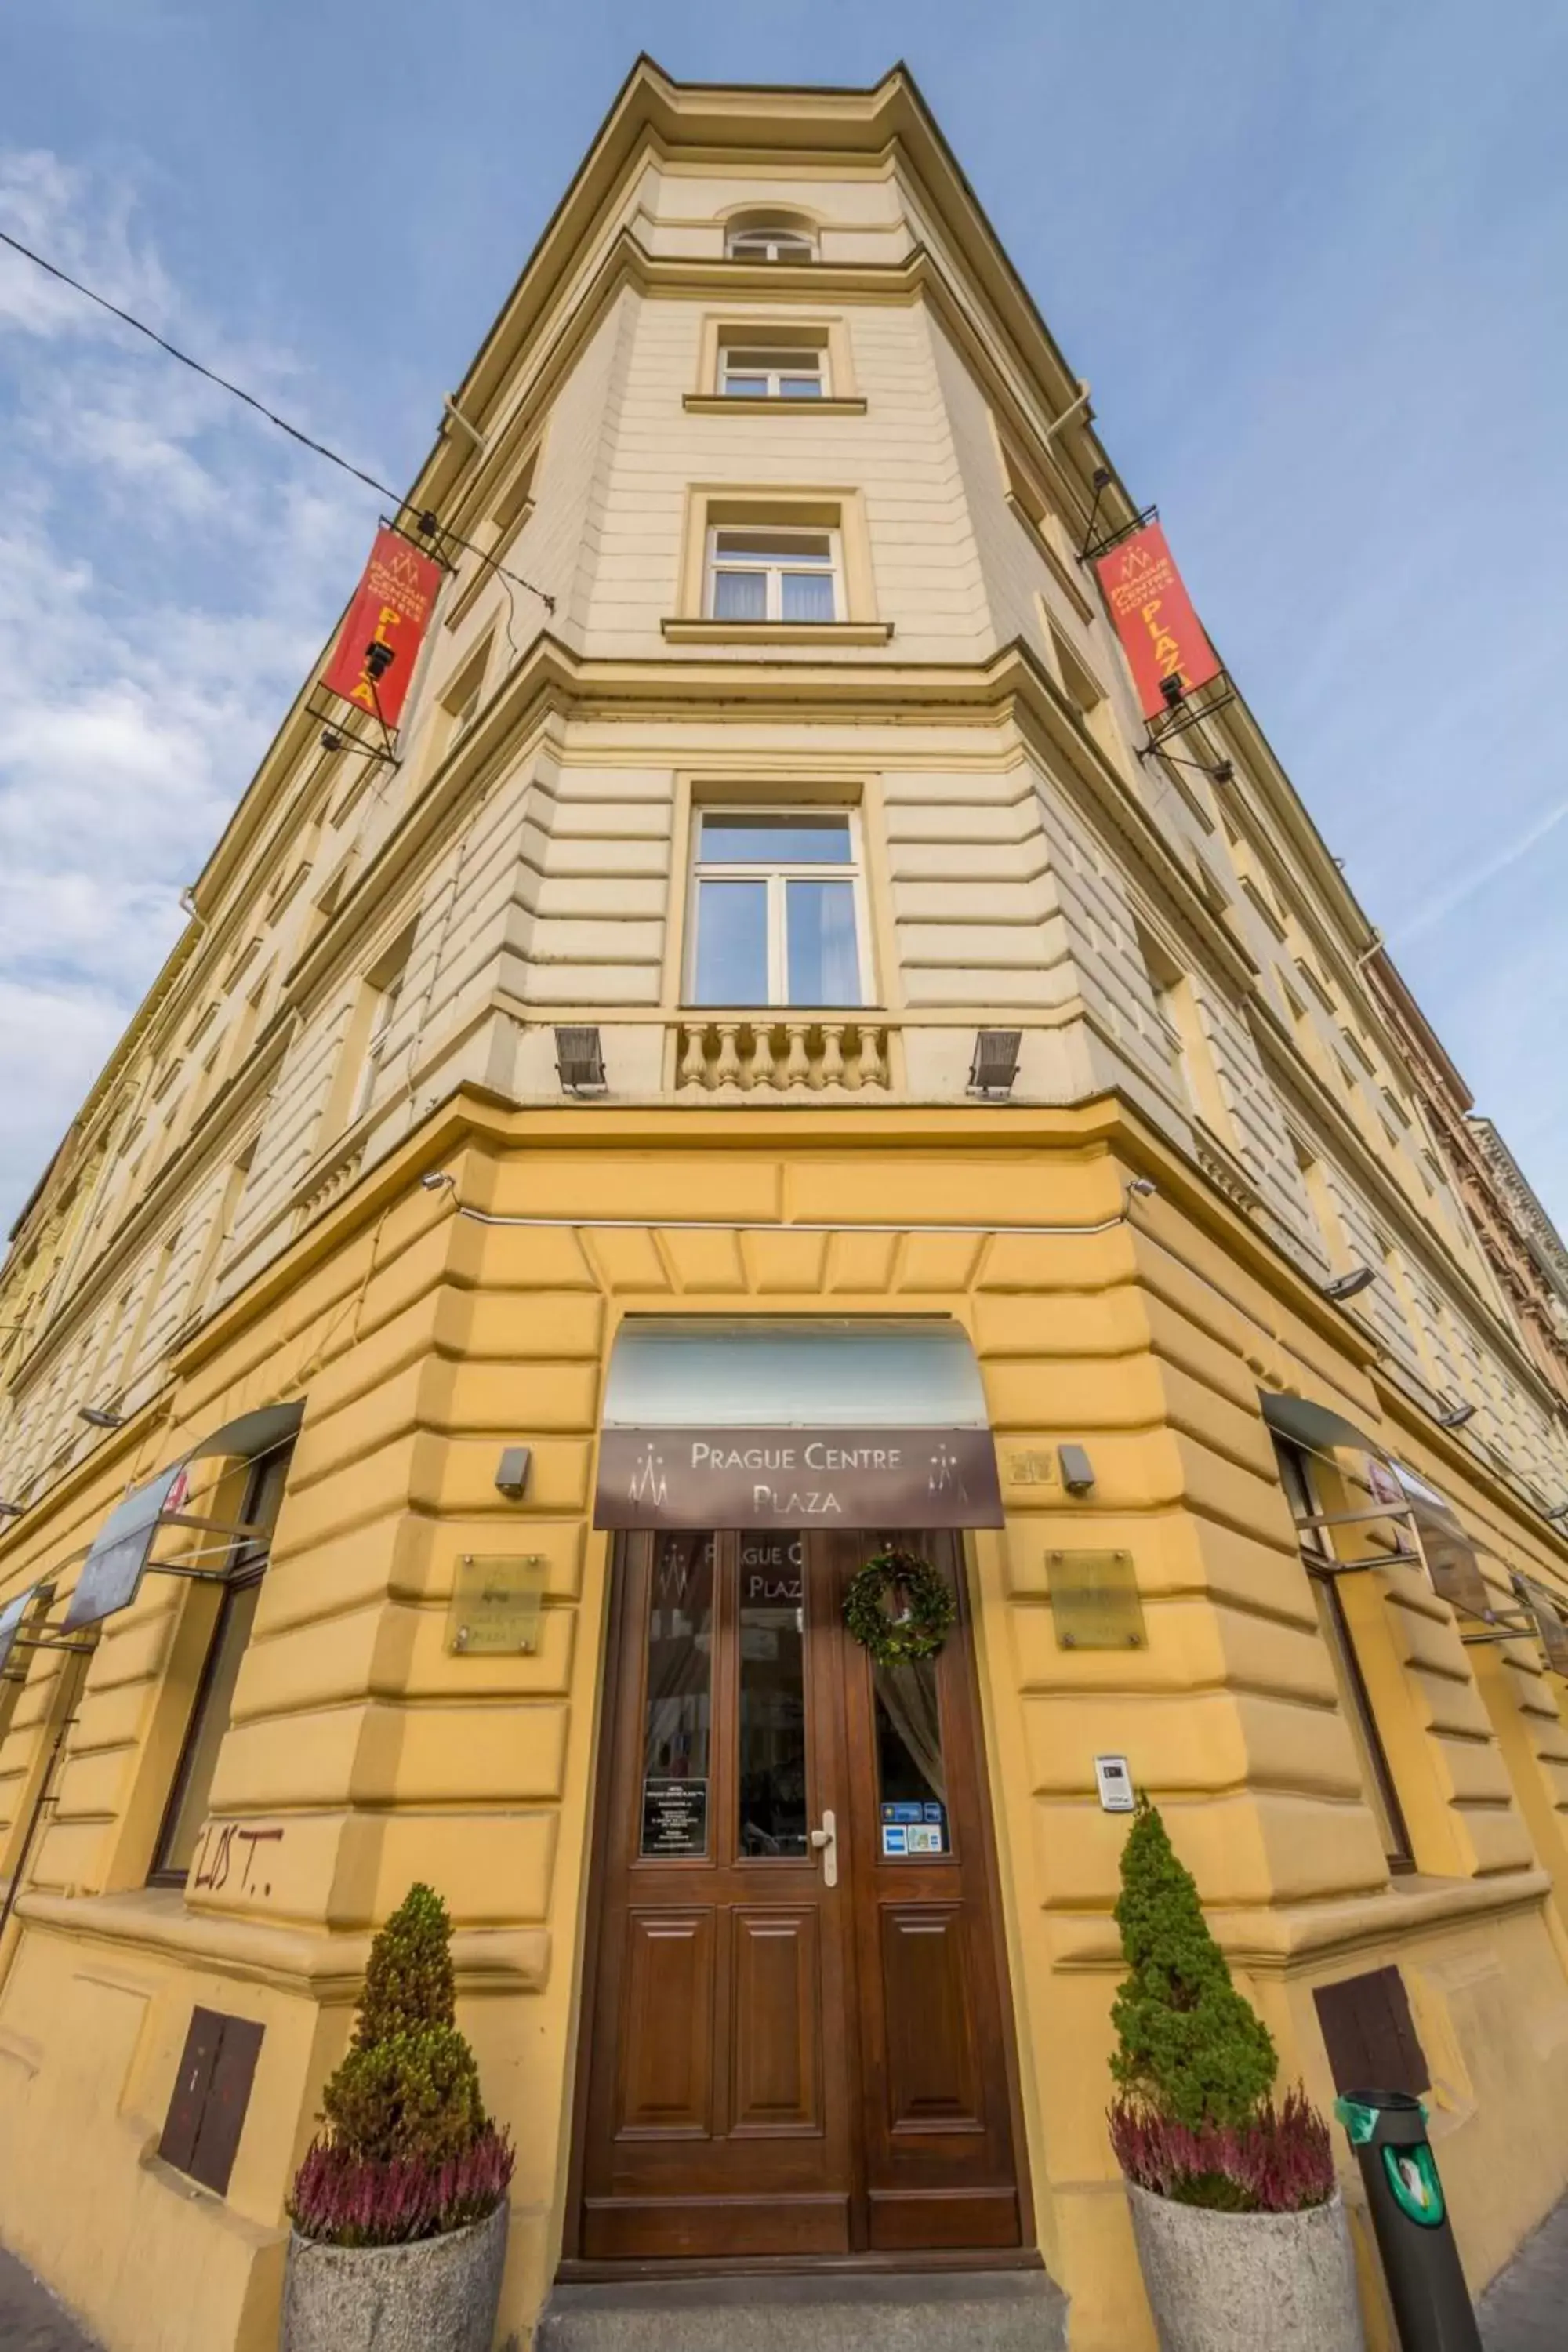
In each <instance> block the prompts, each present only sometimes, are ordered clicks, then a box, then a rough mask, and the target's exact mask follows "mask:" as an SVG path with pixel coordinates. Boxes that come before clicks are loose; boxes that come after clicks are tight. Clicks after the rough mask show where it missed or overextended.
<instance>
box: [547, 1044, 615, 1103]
mask: <svg viewBox="0 0 1568 2352" xmlns="http://www.w3.org/2000/svg"><path fill="white" fill-rule="evenodd" d="M555 1068H556V1073H557V1075H558V1076H559V1077H560V1080H561V1091H562V1092H563V1094H568V1095H602V1094H605V1093H607V1092H608V1088H607V1087H606V1085H605V1052H604V1047H603V1046H602V1045H601V1044H600V1042H599V1033H598V1031H597V1029H589V1028H582V1029H557V1031H556V1032H555Z"/></svg>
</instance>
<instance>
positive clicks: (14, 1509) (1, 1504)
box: [0, 1496, 1552, 1519]
mask: <svg viewBox="0 0 1568 2352" xmlns="http://www.w3.org/2000/svg"><path fill="white" fill-rule="evenodd" d="M26 1507H27V1506H26V1503H8V1502H6V1500H5V1496H0V1519H19V1518H20V1517H21V1516H22V1514H23V1512H24V1511H25V1510H26ZM1546 1516H1547V1517H1548V1518H1550V1517H1552V1514H1551V1512H1550V1511H1548V1512H1547V1514H1546Z"/></svg>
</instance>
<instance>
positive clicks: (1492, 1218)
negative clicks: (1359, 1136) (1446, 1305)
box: [1367, 946, 1568, 1413]
mask: <svg viewBox="0 0 1568 2352" xmlns="http://www.w3.org/2000/svg"><path fill="white" fill-rule="evenodd" d="M1367 971H1368V972H1369V974H1370V976H1371V979H1372V982H1373V988H1374V989H1375V991H1376V992H1377V995H1378V998H1379V1000H1380V1002H1381V1003H1382V1004H1383V1006H1384V1011H1385V1012H1386V1013H1387V1015H1388V1018H1389V1020H1390V1022H1391V1023H1392V1024H1393V1027H1394V1034H1395V1035H1396V1036H1397V1037H1398V1039H1399V1041H1400V1044H1401V1045H1402V1047H1403V1049H1404V1058H1405V1065H1406V1067H1407V1068H1408V1070H1409V1072H1410V1076H1411V1078H1412V1080H1413V1081H1414V1083H1415V1088H1416V1092H1417V1094H1418V1095H1419V1097H1420V1100H1421V1105H1422V1108H1423V1110H1424V1111H1425V1113H1426V1120H1427V1124H1428V1126H1429V1128H1430V1129H1431V1131H1432V1135H1433V1138H1434V1139H1435V1140H1436V1145H1437V1148H1438V1150H1440V1151H1441V1153H1442V1154H1443V1157H1444V1159H1445V1160H1447V1163H1448V1166H1449V1169H1450V1170H1451V1171H1452V1173H1453V1177H1454V1180H1455V1182H1456V1184H1457V1185H1458V1192H1459V1198H1460V1200H1461V1201H1462V1202H1463V1203H1464V1206H1465V1209H1466V1210H1467V1212H1468V1215H1469V1217H1470V1219H1471V1221H1472V1222H1473V1223H1474V1225H1475V1229H1476V1232H1477V1234H1478V1235H1479V1240H1480V1244H1481V1248H1482V1250H1483V1251H1484V1253H1485V1255H1486V1259H1487V1263H1488V1265H1489V1267H1490V1269H1491V1272H1492V1276H1493V1277H1494V1280H1495V1283H1496V1286H1497V1288H1498V1290H1499V1293H1500V1296H1501V1297H1502V1299H1503V1300H1504V1301H1505V1302H1506V1305H1507V1307H1508V1310H1509V1312H1510V1315H1511V1317H1512V1318H1513V1320H1514V1322H1515V1323H1516V1325H1517V1326H1518V1328H1519V1329H1520V1331H1521V1333H1522V1335H1523V1338H1524V1340H1525V1344H1526V1345H1527V1347H1528V1348H1529V1349H1530V1352H1531V1355H1532V1356H1533V1357H1534V1359H1535V1362H1536V1364H1537V1367H1538V1368H1539V1370H1541V1372H1542V1374H1543V1375H1544V1377H1545V1378H1546V1380H1547V1381H1549V1382H1550V1383H1551V1385H1552V1389H1553V1390H1554V1391H1555V1392H1556V1396H1557V1402H1558V1408H1559V1411H1560V1412H1563V1413H1568V1248H1565V1247H1564V1246H1563V1237H1562V1235H1561V1234H1559V1233H1558V1231H1557V1228H1556V1227H1555V1225H1553V1223H1552V1220H1551V1218H1550V1217H1549V1216H1548V1215H1547V1213H1546V1211H1545V1210H1544V1209H1543V1208H1542V1204H1541V1202H1539V1201H1538V1200H1537V1199H1536V1197H1535V1194H1534V1192H1532V1191H1531V1186H1530V1183H1529V1181H1528V1179H1527V1178H1526V1176H1525V1174H1524V1171H1522V1169H1521V1167H1520V1165H1519V1163H1518V1161H1517V1160H1515V1159H1514V1156H1513V1154H1512V1152H1511V1151H1510V1150H1509V1148H1508V1146H1507V1144H1506V1143H1505V1142H1504V1141H1503V1139H1502V1138H1501V1136H1500V1134H1499V1133H1498V1131H1497V1129H1496V1128H1495V1127H1494V1126H1493V1124H1492V1122H1491V1120H1490V1119H1489V1118H1482V1117H1481V1116H1480V1115H1479V1112H1478V1111H1477V1110H1476V1108H1475V1098H1474V1097H1473V1096H1472V1095H1471V1093H1470V1090H1469V1088H1468V1087H1467V1086H1466V1084H1465V1082H1464V1079H1463V1078H1462V1077H1461V1076H1459V1073H1458V1070H1457V1069H1456V1068H1455V1067H1454V1065H1453V1063H1452V1062H1451V1061H1450V1060H1449V1059H1448V1056H1447V1054H1446V1053H1445V1052H1444V1050H1443V1046H1442V1043H1441V1041H1440V1040H1439V1039H1438V1038H1437V1037H1436V1035H1435V1034H1433V1031H1432V1029H1431V1026H1430V1024H1428V1022H1427V1021H1426V1017H1425V1015H1424V1014H1423V1013H1422V1011H1421V1008H1420V1006H1419V1005H1418V1004H1417V1003H1415V998H1414V997H1413V996H1412V995H1411V993H1410V992H1409V990H1408V989H1407V988H1406V987H1405V982H1404V981H1403V980H1402V979H1401V978H1400V976H1399V973H1398V971H1396V970H1395V968H1394V962H1393V960H1392V959H1391V957H1390V956H1389V954H1388V952H1387V950H1386V949H1384V948H1383V947H1381V946H1380V947H1379V948H1378V950H1377V952H1376V953H1375V954H1374V955H1372V956H1369V957H1368V959H1367Z"/></svg>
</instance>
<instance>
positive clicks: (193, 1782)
mask: <svg viewBox="0 0 1568 2352" xmlns="http://www.w3.org/2000/svg"><path fill="white" fill-rule="evenodd" d="M292 1450H293V1449H292V1446H291V1445H289V1444H283V1445H279V1446H277V1447H275V1448H274V1449H273V1451H272V1452H271V1453H269V1454H261V1455H259V1456H258V1458H257V1460H256V1461H255V1462H253V1463H252V1465H251V1466H250V1471H249V1475H248V1476H247V1479H246V1482H245V1493H244V1498H243V1500H242V1502H241V1504H240V1511H239V1516H240V1522H241V1524H242V1525H243V1526H246V1527H253V1528H260V1529H261V1530H262V1532H261V1533H260V1534H259V1535H253V1536H240V1537H237V1538H236V1539H235V1542H234V1544H233V1547H232V1549H230V1552H229V1556H228V1559H227V1562H226V1580H225V1582H224V1585H223V1589H222V1592H221V1595H220V1598H219V1601H218V1604H217V1614H216V1618H215V1619H214V1621H213V1629H212V1633H211V1636H210V1638H209V1640H208V1642H207V1650H206V1657H205V1662H204V1664H203V1666H202V1671H201V1676H200V1679H199V1681H198V1682H197V1685H196V1696H195V1704H194V1705H193V1706H192V1708H191V1716H190V1721H189V1722H188V1723H187V1725H186V1727H185V1737H184V1743H183V1745H182V1747H181V1750H180V1760H179V1763H178V1765H177V1766H176V1767H175V1770H174V1781H173V1783H172V1785H171V1788H170V1791H169V1801H168V1803H167V1805H166V1806H165V1807H164V1811H163V1824H162V1827H161V1828H160V1830H159V1832H158V1845H157V1850H156V1853H154V1855H153V1870H152V1874H151V1875H152V1880H153V1884H154V1885H165V1886H167V1885H184V1881H185V1879H186V1877H187V1876H188V1874H189V1873H190V1868H191V1863H192V1859H193V1857H194V1855H195V1850H196V1841H197V1839H198V1838H199V1837H200V1835H201V1832H202V1824H203V1822H205V1819H206V1817H207V1811H208V1807H209V1804H210V1802H211V1799H212V1785H213V1776H214V1774H215V1773H216V1770H217V1759H218V1750H219V1748H221V1747H222V1746H223V1740H224V1734H225V1733H226V1731H227V1729H228V1727H229V1718H230V1716H231V1714H232V1711H233V1707H234V1693H235V1685H236V1684H237V1682H238V1680H239V1668H240V1662H241V1660H242V1659H243V1658H244V1656H245V1652H246V1645H247V1643H248V1642H249V1640H250V1632H251V1627H252V1626H253V1625H254V1623H255V1622H256V1606H257V1602H258V1600H259V1599H260V1597H261V1580H262V1578H263V1576H264V1575H265V1574H266V1571H267V1560H268V1551H269V1549H270V1545H271V1536H272V1528H273V1527H274V1525H275V1524H276V1521H277V1517H278V1508H279V1504H280V1503H281V1501H282V1499H283V1488H284V1486H285V1483H286V1482H287V1479H288V1475H289V1455H290V1454H291V1453H292ZM211 1589H212V1588H210V1587H205V1586H198V1587H197V1588H196V1590H197V1591H209V1590H211Z"/></svg>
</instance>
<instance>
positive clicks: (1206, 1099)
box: [1137, 924, 1233, 1143]
mask: <svg viewBox="0 0 1568 2352" xmlns="http://www.w3.org/2000/svg"><path fill="white" fill-rule="evenodd" d="M1137 935H1138V944H1139V947H1140V949H1141V950H1142V956H1143V968H1144V970H1145V971H1147V973H1148V975H1149V985H1150V988H1151V990H1152V993H1153V998H1154V1010H1155V1012H1156V1013H1158V1015H1159V1018H1160V1026H1161V1029H1162V1031H1163V1034H1164V1038H1165V1042H1166V1045H1168V1046H1169V1048H1170V1051H1171V1055H1172V1058H1173V1061H1174V1063H1175V1065H1176V1068H1177V1070H1178V1072H1179V1074H1180V1076H1181V1080H1182V1090H1183V1092H1184V1094H1185V1096H1186V1098H1187V1101H1188V1103H1189V1104H1190V1105H1191V1107H1192V1108H1193V1110H1194V1111H1195V1112H1196V1114H1197V1116H1198V1118H1200V1119H1201V1120H1202V1121H1203V1122H1204V1124H1205V1127H1206V1128H1207V1129H1208V1130H1209V1132H1210V1134H1211V1135H1214V1136H1216V1137H1217V1138H1218V1139H1220V1140H1221V1141H1222V1142H1225V1143H1229V1142H1231V1141H1232V1140H1233V1129H1232V1125H1231V1118H1230V1113H1229V1109H1228V1108H1227V1107H1226V1100H1225V1097H1224V1095H1223V1094H1222V1093H1221V1091H1220V1085H1219V1076H1218V1073H1217V1071H1216V1069H1215V1059H1214V1049H1213V1047H1212V1046H1211V1045H1210V1043H1209V1037H1208V1030H1207V1026H1206V1024H1205V1020H1204V1015H1203V1008H1202V1006H1201V1004H1200V1003H1199V1002H1198V995H1197V991H1196V989H1195V987H1194V984H1193V981H1192V978H1191V975H1190V974H1189V973H1187V972H1185V971H1183V969H1182V967H1181V965H1180V964H1179V963H1178V962H1177V961H1176V960H1175V958H1174V956H1173V955H1172V954H1171V952H1170V950H1168V949H1167V948H1166V947H1165V946H1164V945H1163V942H1162V941H1161V940H1158V939H1156V938H1155V936H1154V935H1153V933H1152V931H1149V930H1146V929H1144V928H1143V926H1142V924H1139V925H1138V927H1137Z"/></svg>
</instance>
